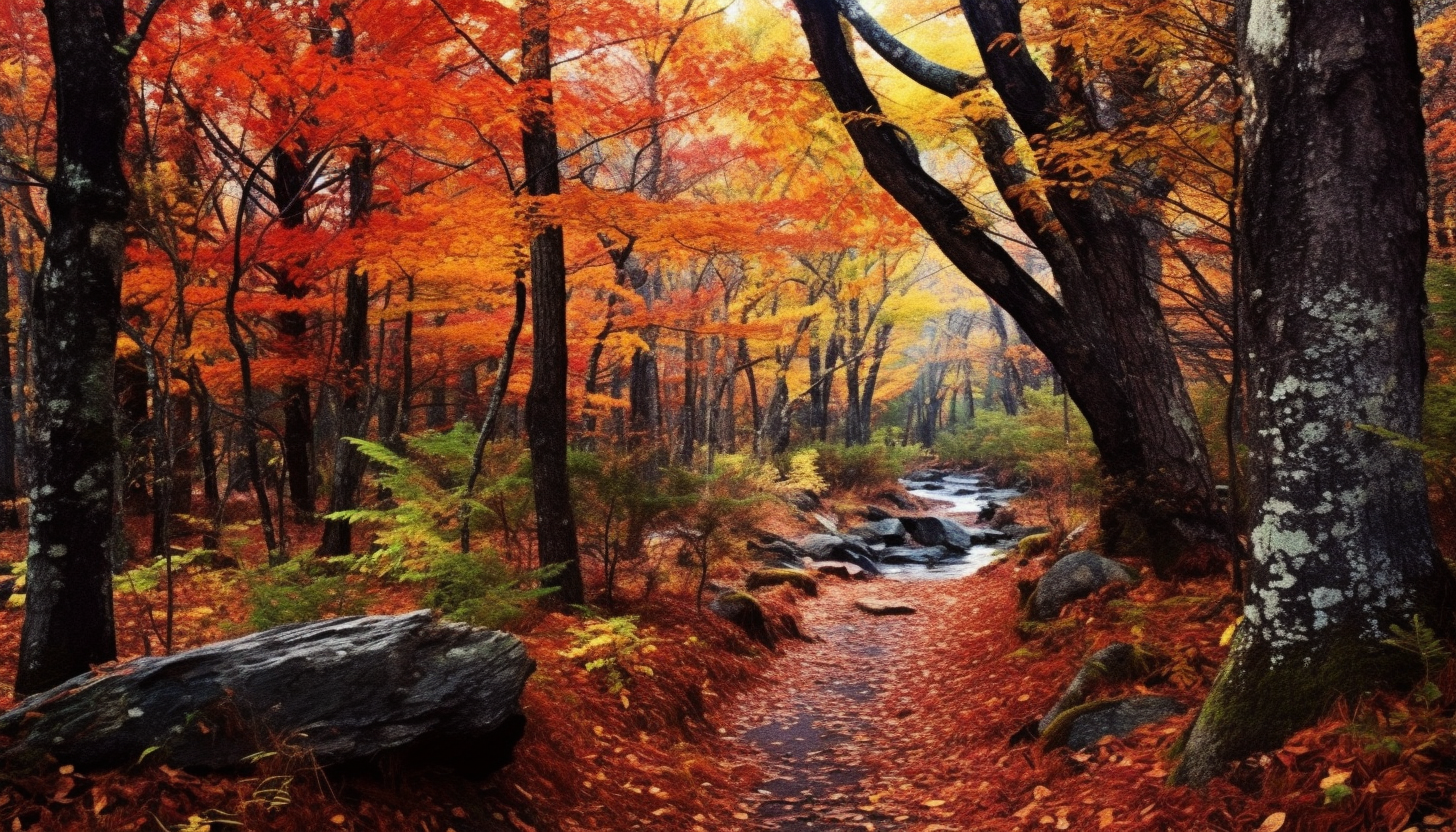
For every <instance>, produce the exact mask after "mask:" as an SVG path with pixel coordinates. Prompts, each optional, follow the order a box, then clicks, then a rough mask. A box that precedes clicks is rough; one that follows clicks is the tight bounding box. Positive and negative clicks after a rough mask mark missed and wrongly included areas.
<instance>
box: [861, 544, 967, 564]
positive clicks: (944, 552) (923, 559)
mask: <svg viewBox="0 0 1456 832" xmlns="http://www.w3.org/2000/svg"><path fill="white" fill-rule="evenodd" d="M877 556H878V557H879V561H880V563H887V564H902V563H918V564H921V565H923V566H933V565H935V564H937V563H940V562H941V561H943V560H946V559H948V558H953V557H960V555H959V553H956V552H952V551H951V550H949V549H947V548H945V547H944V546H926V547H920V546H894V547H891V548H888V549H885V550H884V551H883V552H879V553H877Z"/></svg>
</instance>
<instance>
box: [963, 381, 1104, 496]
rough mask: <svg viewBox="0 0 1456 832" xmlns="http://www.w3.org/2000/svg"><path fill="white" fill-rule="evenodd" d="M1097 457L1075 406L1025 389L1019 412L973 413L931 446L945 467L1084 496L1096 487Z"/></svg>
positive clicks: (1090, 432) (1059, 397)
mask: <svg viewBox="0 0 1456 832" xmlns="http://www.w3.org/2000/svg"><path fill="white" fill-rule="evenodd" d="M1096 454H1097V452H1096V446H1095V445H1093V444H1092V431H1091V430H1090V429H1089V428H1088V427H1087V421H1086V420H1085V419H1083V418H1082V414H1081V413H1080V412H1078V411H1077V409H1076V408H1075V407H1072V408H1069V409H1067V410H1065V411H1064V410H1063V401H1062V397H1061V396H1055V395H1053V394H1052V393H1051V392H1050V391H1045V390H1035V389H1030V388H1028V389H1027V390H1026V407H1025V409H1024V410H1023V411H1022V412H1021V414H1019V415H1017V416H1008V415H1006V414H1005V413H1003V412H1001V411H997V410H987V411H983V412H978V413H977V414H976V418H975V421H974V422H972V423H971V424H970V425H968V426H967V427H965V428H962V429H961V430H958V431H954V432H950V433H943V434H941V436H940V438H939V439H937V440H936V444H935V455H936V457H937V458H938V459H940V461H941V462H944V463H950V464H952V465H957V466H961V467H973V468H980V467H986V468H990V469H991V470H993V471H995V472H997V473H1000V474H1009V475H1016V476H1018V477H1022V478H1024V479H1026V480H1027V481H1029V482H1030V483H1031V485H1032V487H1033V488H1040V489H1045V488H1053V487H1054V488H1067V489H1070V490H1072V491H1076V492H1081V493H1087V494H1090V493H1095V492H1096V490H1097V487H1098V483H1097V466H1096V459H1097V456H1096Z"/></svg>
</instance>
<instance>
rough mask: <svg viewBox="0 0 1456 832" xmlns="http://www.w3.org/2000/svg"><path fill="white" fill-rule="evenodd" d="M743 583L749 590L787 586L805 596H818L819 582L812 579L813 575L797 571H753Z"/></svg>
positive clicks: (770, 569) (771, 569)
mask: <svg viewBox="0 0 1456 832" xmlns="http://www.w3.org/2000/svg"><path fill="white" fill-rule="evenodd" d="M745 583H746V584H747V586H748V588H749V590H755V589H761V588H763V587H766V586H778V585H779V584H788V585H789V586H791V587H793V588H794V589H797V590H799V591H800V592H802V593H804V594H805V595H810V596H816V595H818V594H819V582H818V581H816V580H815V579H814V576H813V575H810V574H809V573H808V572H804V571H802V570H799V569H773V568H769V569H755V570H753V571H752V572H750V573H748V579H747V581H745Z"/></svg>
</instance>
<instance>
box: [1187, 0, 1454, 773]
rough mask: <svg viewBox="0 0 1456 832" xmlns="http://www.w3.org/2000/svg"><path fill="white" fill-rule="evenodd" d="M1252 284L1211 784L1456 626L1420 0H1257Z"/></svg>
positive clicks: (1205, 746) (1250, 36)
mask: <svg viewBox="0 0 1456 832" xmlns="http://www.w3.org/2000/svg"><path fill="white" fill-rule="evenodd" d="M1239 12H1240V26H1239V63H1240V68H1241V69H1242V72H1243V77H1244V79H1245V84H1246V88H1245V89H1246V91H1247V93H1248V95H1247V101H1248V102H1249V103H1248V105H1247V106H1248V110H1247V111H1246V112H1247V119H1246V122H1245V128H1244V132H1243V135H1242V141H1243V147H1244V158H1245V164H1246V166H1245V168H1244V170H1243V176H1242V182H1241V185H1242V187H1241V193H1242V207H1241V217H1242V219H1241V222H1240V236H1241V240H1240V245H1241V246H1242V253H1241V264H1242V271H1241V274H1240V282H1241V284H1242V286H1243V288H1244V289H1246V290H1247V291H1248V295H1247V301H1246V305H1245V316H1246V317H1245V318H1244V330H1243V344H1244V345H1245V348H1246V350H1247V353H1246V359H1247V363H1246V369H1247V372H1248V382H1249V390H1250V395H1249V400H1248V420H1249V431H1248V434H1247V436H1248V442H1249V444H1250V449H1249V451H1250V452H1249V459H1248V478H1249V491H1250V506H1251V509H1252V511H1251V515H1252V516H1251V518H1250V520H1249V522H1250V523H1256V524H1257V525H1256V526H1255V527H1254V529H1253V531H1252V534H1251V541H1252V544H1253V565H1252V570H1251V574H1250V587H1249V593H1248V595H1247V598H1248V602H1247V604H1246V606H1245V608H1244V621H1243V623H1242V624H1241V625H1240V626H1239V629H1238V631H1237V634H1236V635H1235V638H1234V645H1233V648H1232V650H1231V651H1230V653H1229V658H1228V660H1227V661H1226V662H1225V663H1224V667H1223V669H1222V670H1221V671H1220V672H1219V675H1218V678H1217V680H1216V681H1215V682H1214V687H1213V690H1212V691H1211V692H1210V694H1209V698H1208V701H1207V702H1206V703H1205V705H1204V707H1203V710H1202V712H1201V713H1200V714H1199V717H1198V720H1197V722H1195V723H1194V726H1193V729H1192V731H1191V733H1190V735H1189V739H1188V744H1187V748H1186V751H1185V754H1184V757H1183V760H1182V762H1181V765H1180V767H1179V769H1178V771H1177V772H1176V777H1177V778H1178V779H1180V780H1182V781H1186V782H1190V783H1195V784H1201V783H1204V782H1206V781H1208V780H1209V779H1210V778H1212V777H1215V776H1218V774H1219V773H1220V772H1221V771H1222V770H1223V768H1224V765H1225V764H1226V763H1228V762H1229V761H1231V760H1235V759H1240V758H1242V757H1244V756H1246V755H1248V754H1250V753H1254V752H1257V751H1260V750H1262V749H1266V748H1272V747H1275V746H1277V745H1278V744H1279V743H1280V742H1281V741H1283V740H1284V738H1285V737H1287V736H1288V735H1289V734H1290V733H1292V732H1293V731H1295V730H1297V729H1299V728H1300V727H1302V726H1304V725H1307V724H1309V723H1311V722H1313V721H1314V720H1316V719H1317V718H1319V716H1320V715H1321V713H1322V712H1323V711H1324V709H1325V708H1326V707H1327V706H1328V705H1329V704H1330V702H1331V700H1332V699H1334V698H1335V697H1337V696H1341V695H1355V694H1359V693H1361V692H1363V691H1366V690H1369V689H1371V688H1374V687H1377V686H1380V685H1382V684H1388V683H1399V682H1400V681H1402V680H1407V681H1408V680H1410V679H1412V678H1413V676H1412V670H1413V668H1412V666H1411V665H1412V664H1413V659H1412V658H1411V657H1410V656H1409V655H1406V654H1402V653H1401V651H1399V650H1396V649H1394V648H1392V647H1391V646H1389V645H1387V644H1385V643H1384V639H1387V638H1389V637H1390V634H1391V633H1390V628H1391V626H1392V625H1402V626H1405V627H1410V626H1411V623H1412V620H1413V618H1414V617H1415V616H1421V617H1422V619H1423V620H1424V621H1425V622H1426V624H1428V625H1429V626H1431V627H1433V628H1435V629H1437V630H1438V631H1448V630H1449V629H1450V621H1449V618H1450V607H1449V603H1450V600H1451V588H1452V579H1451V576H1450V573H1449V572H1448V570H1447V568H1446V566H1445V565H1444V563H1443V562H1442V560H1441V559H1440V557H1439V555H1438V554H1437V552H1436V548H1435V546H1434V544H1433V542H1432V535H1431V526H1430V519H1429V517H1428V515H1427V502H1426V483H1425V478H1424V475H1423V472H1422V465H1421V459H1420V456H1419V454H1418V453H1416V452H1415V451H1413V450H1409V449H1406V448H1402V447H1399V446H1398V445H1397V444H1395V443H1394V442H1392V441H1390V439H1389V438H1388V437H1386V436H1381V435H1377V434H1376V433H1375V432H1373V430H1372V429H1371V426H1373V428H1374V429H1375V430H1379V431H1389V432H1392V433H1394V434H1399V435H1402V436H1408V437H1419V436H1420V435H1421V402H1422V380H1423V379H1422V377H1423V375H1424V370H1425V358H1424V352H1423V343H1422V332H1421V317H1422V312H1423V307H1424V290H1423V279H1424V271H1425V259H1426V243H1427V238H1426V214H1425V209H1424V204H1423V201H1424V196H1425V187H1426V182H1425V158H1424V155H1423V149H1422V137H1423V133H1424V125H1423V122H1422V116H1421V109H1420V97H1419V93H1420V73H1419V72H1418V71H1417V63H1416V44H1415V38H1414V36H1413V31H1412V21H1411V7H1410V4H1408V3H1404V2H1397V0H1304V1H1303V2H1301V3H1298V4H1295V5H1293V6H1290V5H1286V4H1285V3H1284V2H1279V1H1278V0H1273V2H1271V0H1252V5H1251V4H1250V0H1244V2H1242V3H1241V4H1240V6H1239Z"/></svg>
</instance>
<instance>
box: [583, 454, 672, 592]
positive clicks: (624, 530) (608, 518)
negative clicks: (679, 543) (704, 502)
mask: <svg viewBox="0 0 1456 832" xmlns="http://www.w3.org/2000/svg"><path fill="white" fill-rule="evenodd" d="M567 469H568V471H569V473H570V475H571V482H572V489H571V496H572V502H573V504H574V508H575V511H576V519H577V529H578V532H579V535H578V536H579V538H580V540H581V548H582V551H583V552H584V553H585V554H587V555H588V556H591V557H595V558H596V559H597V560H598V561H600V562H601V564H602V571H603V575H604V576H605V580H606V587H605V599H604V600H605V602H606V604H607V606H608V607H614V606H615V605H616V602H617V597H616V592H617V581H618V578H619V577H620V576H621V570H622V568H623V567H624V566H626V565H628V564H630V563H632V562H633V561H640V560H642V559H643V558H644V557H645V556H646V554H647V540H648V538H649V537H650V536H651V535H652V534H653V533H654V532H657V531H661V530H663V529H666V528H669V527H671V526H673V525H675V524H677V523H678V521H679V520H680V518H681V516H682V514H683V513H684V512H686V511H687V509H688V508H689V507H690V506H692V505H693V504H694V503H695V502H697V499H698V492H699V490H700V488H701V481H700V478H699V477H698V476H697V475H695V474H693V473H692V472H690V471H687V470H685V469H682V468H676V467H669V468H662V467H661V466H659V465H658V464H656V462H655V461H654V460H653V455H652V453H651V452H650V451H647V450H643V451H626V452H621V451H612V450H605V449H604V450H599V451H583V450H573V451H571V452H570V455H569V456H568V458H567Z"/></svg>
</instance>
